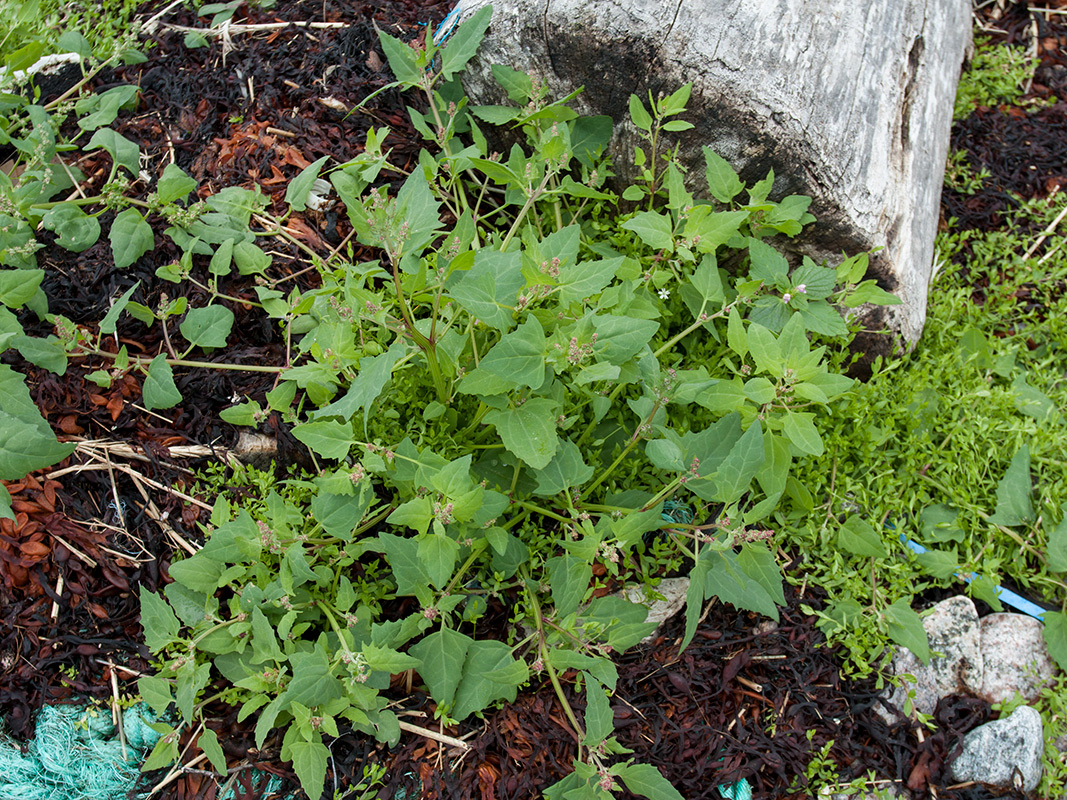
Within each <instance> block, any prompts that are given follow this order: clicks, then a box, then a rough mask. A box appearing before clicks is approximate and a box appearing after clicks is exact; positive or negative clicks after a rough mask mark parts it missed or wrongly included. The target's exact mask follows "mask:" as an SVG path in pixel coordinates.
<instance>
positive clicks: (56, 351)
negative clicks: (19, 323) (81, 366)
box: [10, 335, 67, 375]
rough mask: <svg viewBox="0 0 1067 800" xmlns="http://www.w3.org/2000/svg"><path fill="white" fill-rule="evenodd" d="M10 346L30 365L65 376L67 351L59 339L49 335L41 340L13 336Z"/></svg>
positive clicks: (34, 337)
mask: <svg viewBox="0 0 1067 800" xmlns="http://www.w3.org/2000/svg"><path fill="white" fill-rule="evenodd" d="M10 345H11V347H14V348H15V349H16V350H18V351H19V354H20V355H21V356H22V357H23V358H24V359H26V360H27V361H29V362H30V363H31V364H33V365H35V366H38V367H40V368H41V369H46V370H48V371H49V372H54V373H55V374H56V375H64V374H66V371H67V350H66V348H65V347H64V346H63V342H62V341H60V339H59V337H57V336H51V335H50V336H47V337H45V338H43V339H41V338H38V337H37V336H15V337H14V338H12V340H11V342H10Z"/></svg>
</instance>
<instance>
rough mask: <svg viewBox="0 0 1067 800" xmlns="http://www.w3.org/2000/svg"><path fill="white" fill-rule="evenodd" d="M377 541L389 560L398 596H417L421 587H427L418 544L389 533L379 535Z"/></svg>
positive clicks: (426, 574) (426, 578)
mask: <svg viewBox="0 0 1067 800" xmlns="http://www.w3.org/2000/svg"><path fill="white" fill-rule="evenodd" d="M378 541H379V542H381V546H382V549H383V550H384V551H385V556H386V558H387V559H388V560H389V566H390V568H391V569H392V571H393V578H394V579H395V580H396V593H397V594H398V595H418V594H419V589H420V588H421V587H426V586H428V585H429V583H430V576H429V573H427V571H426V567H425V566H424V565H423V563H422V561H421V560H420V559H419V544H418V542H416V541H415V540H414V539H409V538H407V537H404V536H394V535H393V534H391V533H379V534H378Z"/></svg>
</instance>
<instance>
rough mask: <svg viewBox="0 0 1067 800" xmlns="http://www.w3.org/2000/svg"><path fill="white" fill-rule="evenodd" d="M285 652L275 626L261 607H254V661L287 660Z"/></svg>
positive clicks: (255, 662) (254, 662)
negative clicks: (279, 642) (275, 632)
mask: <svg viewBox="0 0 1067 800" xmlns="http://www.w3.org/2000/svg"><path fill="white" fill-rule="evenodd" d="M285 660H286V657H285V653H283V652H282V650H281V648H280V647H279V646H278V637H277V636H275V635H274V626H273V625H272V624H271V623H270V620H268V619H267V617H266V615H265V614H264V613H263V612H262V611H261V610H260V609H259V608H253V609H252V661H251V663H253V664H262V663H264V662H268V661H285Z"/></svg>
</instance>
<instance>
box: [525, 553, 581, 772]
mask: <svg viewBox="0 0 1067 800" xmlns="http://www.w3.org/2000/svg"><path fill="white" fill-rule="evenodd" d="M522 573H523V578H525V580H526V597H527V598H528V599H529V601H530V610H532V611H533V614H534V623H535V625H536V627H537V640H538V654H539V656H540V658H541V663H542V664H543V665H544V667H545V671H547V672H548V679H549V680H550V681H552V689H553V690H554V691H555V693H556V697H557V698H558V699H559V702H560V705H561V706H562V707H563V713H564V714H566V715H567V719H568V720H570V723H571V725H573V726H574V732H575V733H576V734H577V735H578V742H579V744H578V756H577V757H578V759H579V760H581V758H582V745H581V741H582V739H584V738H585V731H584V730H583V729H582V726H581V725H579V724H578V718H577V717H576V716H575V714H574V709H573V708H571V704H570V703H569V702H568V701H567V695H565V694H564V693H563V687H562V686H561V685H560V682H559V676H558V675H556V670H555V669H554V668H553V667H552V663H551V661H550V660H549V654H548V643H547V642H546V641H545V620H544V617H543V616H542V614H541V604H540V603H539V602H538V600H537V593H536V591H534V590H533V589H531V588H530V584H534V585H538V584H537V583H536V582H535V581H532V580H531V579H530V573H529V570H527V569H526V567H523V569H522Z"/></svg>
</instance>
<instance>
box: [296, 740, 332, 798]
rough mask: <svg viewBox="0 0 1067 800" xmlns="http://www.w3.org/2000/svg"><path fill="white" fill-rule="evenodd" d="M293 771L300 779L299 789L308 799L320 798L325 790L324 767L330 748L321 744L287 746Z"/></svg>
mask: <svg viewBox="0 0 1067 800" xmlns="http://www.w3.org/2000/svg"><path fill="white" fill-rule="evenodd" d="M289 755H290V756H291V757H292V760H293V771H294V772H296V777H298V778H299V779H300V788H301V789H303V790H304V793H305V794H306V795H307V796H308V797H321V796H322V792H323V790H324V789H325V788H326V767H327V765H328V764H329V761H330V748H328V747H327V746H326V745H324V744H323V743H322V742H304V741H299V740H298V741H295V742H293V743H291V744H290V745H289Z"/></svg>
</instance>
